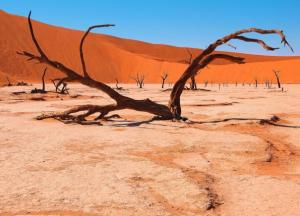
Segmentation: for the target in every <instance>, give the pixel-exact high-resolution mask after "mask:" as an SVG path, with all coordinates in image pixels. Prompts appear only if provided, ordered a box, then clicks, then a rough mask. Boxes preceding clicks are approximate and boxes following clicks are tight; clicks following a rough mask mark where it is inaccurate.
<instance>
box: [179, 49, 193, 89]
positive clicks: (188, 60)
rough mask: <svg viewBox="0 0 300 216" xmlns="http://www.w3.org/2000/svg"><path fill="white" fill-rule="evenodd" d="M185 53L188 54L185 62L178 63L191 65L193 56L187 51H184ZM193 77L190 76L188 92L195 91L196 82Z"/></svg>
mask: <svg viewBox="0 0 300 216" xmlns="http://www.w3.org/2000/svg"><path fill="white" fill-rule="evenodd" d="M186 51H187V52H188V55H189V58H188V59H187V60H183V61H180V62H183V63H185V64H188V65H191V64H192V62H193V54H192V53H191V51H190V50H189V49H186ZM195 76H196V75H194V76H191V81H190V88H189V89H190V90H197V82H196V78H195ZM187 89H188V88H187Z"/></svg>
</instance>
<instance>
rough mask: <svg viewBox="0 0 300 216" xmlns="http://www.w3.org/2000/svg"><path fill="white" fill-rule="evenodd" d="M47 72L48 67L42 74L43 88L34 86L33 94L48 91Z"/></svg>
mask: <svg viewBox="0 0 300 216" xmlns="http://www.w3.org/2000/svg"><path fill="white" fill-rule="evenodd" d="M46 72H47V67H46V68H45V69H44V72H43V75H42V89H37V88H34V89H32V90H31V93H32V94H36V93H41V94H45V93H46V90H45V75H46Z"/></svg>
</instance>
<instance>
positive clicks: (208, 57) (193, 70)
mask: <svg viewBox="0 0 300 216" xmlns="http://www.w3.org/2000/svg"><path fill="white" fill-rule="evenodd" d="M30 16H31V13H29V16H28V23H29V30H30V33H31V37H32V40H33V42H34V45H35V47H36V49H37V51H38V53H39V54H38V55H36V54H33V53H30V52H27V51H22V52H18V54H20V55H23V56H26V57H28V58H29V60H36V61H38V62H40V63H43V64H47V65H49V66H51V67H53V68H55V69H57V70H59V71H61V72H62V73H64V74H65V75H66V76H67V77H68V80H74V81H77V82H79V83H81V84H83V85H86V86H89V87H92V88H96V89H98V90H100V91H102V92H104V93H106V94H107V95H108V96H109V97H110V98H111V99H113V100H114V101H115V103H114V104H109V105H90V104H87V105H80V106H76V107H74V108H71V109H69V110H67V111H65V112H61V113H49V114H43V115H41V116H39V117H37V119H39V120H41V119H45V118H55V119H58V120H61V121H64V120H66V121H68V120H71V121H74V122H76V123H82V122H84V121H85V118H86V117H88V116H90V115H92V114H96V113H99V116H98V117H96V120H99V119H102V118H104V117H105V116H106V115H107V114H108V113H110V112H112V111H116V110H122V109H132V110H136V111H141V112H148V113H151V114H153V115H156V116H157V118H156V119H183V120H184V119H185V118H183V117H182V115H181V103H180V98H181V94H182V92H183V89H184V87H185V84H186V82H187V81H188V80H189V79H190V78H191V77H193V76H196V75H197V74H198V73H199V71H200V70H201V69H203V68H205V67H206V66H207V65H208V64H210V63H211V62H212V61H214V60H216V59H226V60H229V61H231V62H235V63H239V64H242V63H245V62H244V58H241V57H236V56H231V55H228V54H220V53H216V54H215V53H213V52H214V51H215V50H216V48H218V47H219V46H221V45H223V44H227V43H228V42H229V41H230V40H232V39H237V40H242V41H246V42H255V43H258V44H260V45H261V46H262V47H263V48H265V49H267V50H275V49H276V48H272V47H270V46H268V45H267V44H266V43H265V42H264V41H262V40H258V39H252V38H248V37H244V36H242V34H244V33H250V32H256V33H259V34H278V35H279V36H280V37H281V40H282V43H283V44H284V45H288V46H289V47H290V45H289V44H288V42H287V41H286V38H285V35H284V34H283V32H282V31H280V30H263V29H257V28H249V29H244V30H240V31H237V32H235V33H233V34H230V35H227V36H225V37H223V38H221V39H218V40H217V41H216V42H214V43H212V44H210V45H209V46H208V47H207V48H206V49H204V50H203V51H202V52H201V53H200V54H199V55H198V56H196V57H195V58H194V59H193V61H192V62H191V64H190V65H189V66H188V67H187V68H186V69H185V71H184V72H183V74H182V75H181V77H180V78H179V79H178V80H177V81H176V83H175V84H174V87H173V89H172V92H171V94H170V99H169V104H168V105H163V104H159V103H156V102H154V101H152V100H150V99H145V100H136V99H133V98H130V97H128V96H124V95H122V94H120V93H119V92H117V91H116V90H114V89H113V88H111V87H110V86H108V85H106V84H104V83H103V82H100V81H96V80H94V79H92V78H91V77H90V76H89V74H88V72H87V70H86V67H85V64H84V55H83V44H84V39H85V38H86V36H87V35H88V33H89V32H90V31H91V30H92V29H94V28H99V27H110V26H113V25H110V24H107V25H97V26H92V27H90V28H89V29H88V30H87V31H86V32H85V34H84V36H83V38H82V39H81V43H80V53H81V55H80V59H81V63H82V67H83V75H81V74H80V73H78V72H76V71H74V70H72V69H71V68H69V67H67V66H65V65H64V64H62V63H60V62H58V61H56V60H53V59H51V58H50V57H49V56H47V55H46V53H45V52H44V50H43V49H42V48H41V46H40V45H39V43H38V41H37V39H36V36H35V34H34V31H33V27H32V22H31V18H30ZM290 48H291V47H290ZM291 49H292V48H291ZM78 112H84V114H81V115H75V113H78ZM84 124H85V123H84Z"/></svg>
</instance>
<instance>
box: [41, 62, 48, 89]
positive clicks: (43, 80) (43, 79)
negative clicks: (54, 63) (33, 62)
mask: <svg viewBox="0 0 300 216" xmlns="http://www.w3.org/2000/svg"><path fill="white" fill-rule="evenodd" d="M46 71H47V68H45V70H44V73H43V76H42V83H43V87H42V90H43V91H45V75H46Z"/></svg>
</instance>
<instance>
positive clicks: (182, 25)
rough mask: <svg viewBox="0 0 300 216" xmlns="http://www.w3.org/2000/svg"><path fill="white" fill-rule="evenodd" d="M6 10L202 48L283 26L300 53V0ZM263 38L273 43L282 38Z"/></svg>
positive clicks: (65, 4) (81, 0)
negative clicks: (251, 29)
mask: <svg viewBox="0 0 300 216" xmlns="http://www.w3.org/2000/svg"><path fill="white" fill-rule="evenodd" d="M0 9H2V10H4V11H7V12H9V13H13V14H18V15H22V16H27V14H28V12H29V10H32V12H33V14H32V16H33V19H36V20H39V21H42V22H45V23H49V24H52V25H57V26H64V27H67V28H72V29H80V30H85V29H86V28H87V27H88V26H90V25H94V24H104V23H113V24H116V25H117V26H116V27H114V28H112V29H109V30H104V31H101V32H102V33H105V34H111V35H114V36H118V37H125V38H131V39H138V40H142V41H147V42H151V43H162V44H170V45H176V46H189V47H196V48H204V47H206V46H207V45H208V44H209V43H211V42H213V41H215V40H216V39H218V38H219V37H222V36H224V35H225V34H228V33H231V32H233V31H236V30H239V29H242V28H248V27H258V28H266V29H269V28H278V29H282V30H284V31H285V33H286V35H287V39H288V41H289V42H290V43H291V44H292V46H293V47H294V49H295V54H294V55H300V1H299V0H249V1H243V0H40V1H39V0H0ZM263 38H267V42H269V43H270V44H271V45H273V46H277V45H278V43H279V42H280V40H279V39H278V38H277V37H274V36H273V37H269V36H266V37H263ZM233 44H235V45H237V46H238V50H237V51H238V52H246V53H260V54H268V55H293V54H292V53H291V52H290V51H289V50H288V49H287V48H283V49H281V50H279V51H275V52H267V51H263V50H262V49H261V48H260V47H258V46H257V45H254V44H245V43H242V44H241V43H240V42H234V43H233ZM220 50H229V51H233V50H232V48H230V47H226V46H223V47H221V48H220Z"/></svg>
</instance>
